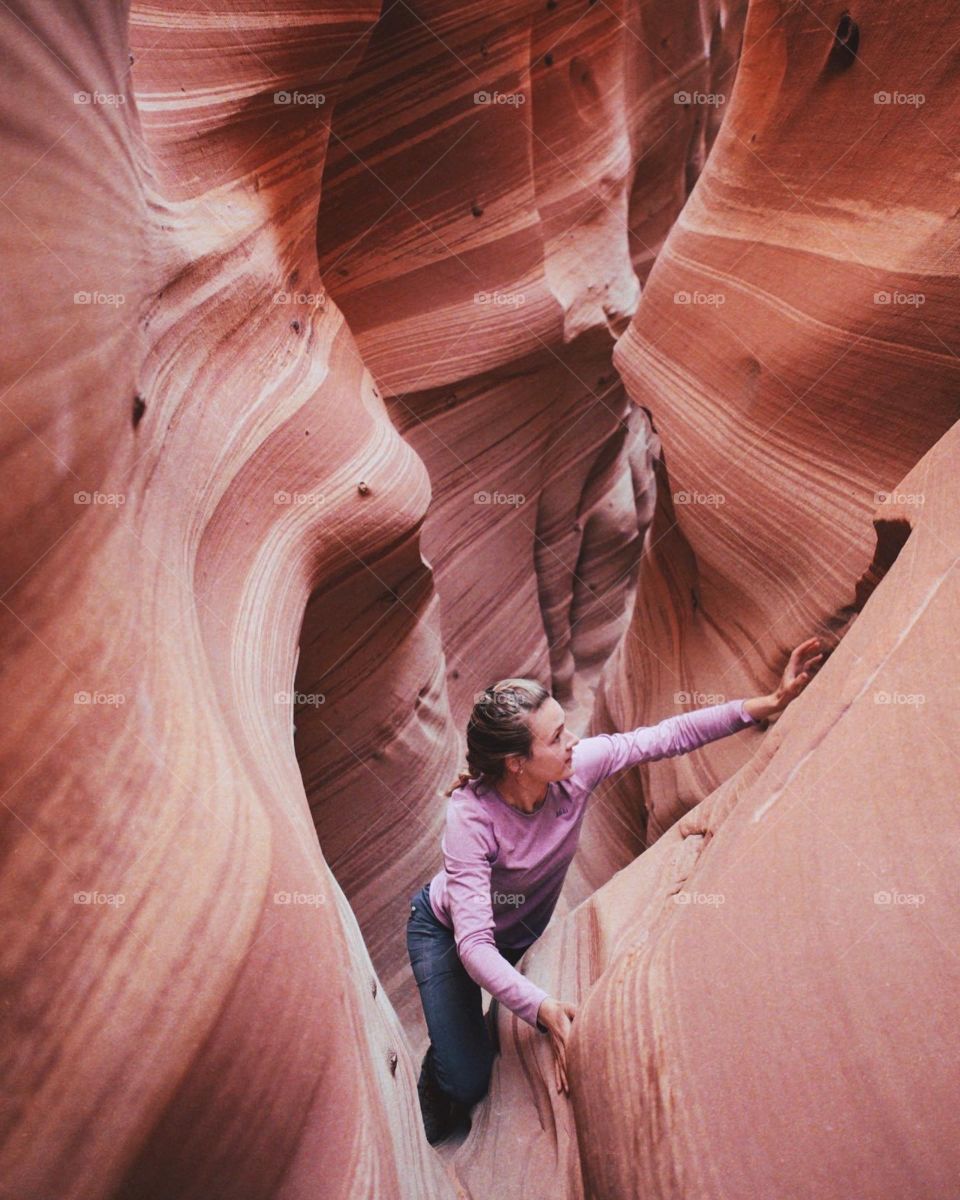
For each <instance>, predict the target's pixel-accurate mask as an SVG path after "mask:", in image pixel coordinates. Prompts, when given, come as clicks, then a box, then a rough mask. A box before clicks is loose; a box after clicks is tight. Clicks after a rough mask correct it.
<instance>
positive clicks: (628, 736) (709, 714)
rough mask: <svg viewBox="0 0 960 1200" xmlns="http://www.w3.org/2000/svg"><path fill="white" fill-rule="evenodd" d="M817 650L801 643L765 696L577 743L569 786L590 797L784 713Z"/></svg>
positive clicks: (813, 643)
mask: <svg viewBox="0 0 960 1200" xmlns="http://www.w3.org/2000/svg"><path fill="white" fill-rule="evenodd" d="M819 650H820V640H819V638H815V637H813V638H808V639H807V640H806V641H805V642H801V643H800V645H799V646H797V647H796V648H795V649H794V651H793V653H792V654H791V655H790V660H789V662H788V663H787V666H786V667H785V669H784V672H783V675H782V676H781V678H780V682H779V683H778V684H777V686H776V688H775V689H774V690H773V691H772V692H771V693H770V694H769V695H768V696H754V697H752V698H751V699H747V700H729V701H727V703H726V704H712V705H710V706H709V707H708V708H698V709H695V710H694V711H693V712H689V713H681V714H680V716H676V717H667V718H666V720H663V721H661V722H660V723H659V724H657V725H649V726H641V727H640V728H639V729H634V730H632V731H631V732H629V733H601V734H598V735H597V736H596V737H588V738H583V739H581V741H580V742H578V744H577V745H576V746H575V747H574V750H573V775H572V777H571V781H572V782H575V783H577V784H578V785H579V786H580V787H582V788H584V789H585V790H587V791H591V790H592V789H593V788H595V787H596V786H597V784H598V783H600V782H601V781H602V780H604V779H606V778H607V777H608V776H610V775H614V774H616V772H617V771H622V770H623V769H624V768H625V767H632V766H635V765H636V764H637V763H641V762H656V761H657V760H658V759H661V758H673V757H675V756H676V755H678V754H689V752H690V751H691V750H696V749H697V748H698V747H699V746H705V745H706V744H707V743H708V742H713V741H716V740H717V739H718V738H722V737H726V736H727V735H728V734H731V733H737V732H738V731H739V730H741V729H746V728H748V727H749V726H750V725H754V724H756V722H758V721H762V720H765V719H766V718H767V717H771V716H775V715H776V714H777V713H780V712H783V710H784V709H785V708H786V707H787V705H788V704H789V703H790V702H791V701H792V700H794V699H796V697H797V696H799V695H800V693H801V692H802V691H803V689H804V688H805V687H806V686H807V684H808V683H809V682H810V680H811V678H812V677H813V674H814V672H815V671H816V669H817V667H818V665H819V663H820V660H821V659H822V658H823V655H822V654H821V653H819Z"/></svg>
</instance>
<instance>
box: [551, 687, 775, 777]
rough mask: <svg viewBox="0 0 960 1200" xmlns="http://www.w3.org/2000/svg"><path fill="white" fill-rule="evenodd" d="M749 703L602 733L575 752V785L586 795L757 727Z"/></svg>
mask: <svg viewBox="0 0 960 1200" xmlns="http://www.w3.org/2000/svg"><path fill="white" fill-rule="evenodd" d="M747 704H748V701H746V700H728V701H727V702H726V704H712V705H710V706H709V707H708V708H698V709H695V710H694V711H693V712H689V713H681V714H680V715H679V716H676V717H667V718H666V720H663V721H660V722H659V724H657V725H641V726H640V728H639V729H633V730H631V731H630V732H629V733H599V734H597V735H596V736H595V737H589V738H582V739H581V740H580V741H579V742H578V743H577V745H576V746H575V747H574V749H573V775H572V776H571V782H572V783H573V784H574V785H575V786H577V787H579V788H581V789H583V790H586V791H592V790H593V789H594V788H595V787H596V786H597V784H598V783H600V782H601V781H602V780H604V779H606V778H608V776H610V775H615V774H616V773H617V771H622V770H623V769H624V768H625V767H632V766H636V764H637V763H641V762H655V761H657V760H658V759H661V758H674V757H675V756H676V755H678V754H689V752H690V751H691V750H696V749H697V747H698V746H704V745H706V744H707V742H713V741H716V740H717V738H722V737H726V736H727V735H728V734H731V733H737V732H739V730H741V729H747V728H748V727H749V726H750V725H753V724H755V723H756V722H755V720H754V718H753V717H752V716H750V714H749V713H748V712H747V711H746V705H747Z"/></svg>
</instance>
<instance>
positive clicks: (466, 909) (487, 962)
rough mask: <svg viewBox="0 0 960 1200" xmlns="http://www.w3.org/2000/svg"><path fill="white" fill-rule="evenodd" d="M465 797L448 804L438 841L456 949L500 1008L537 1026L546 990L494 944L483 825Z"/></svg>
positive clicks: (467, 968)
mask: <svg viewBox="0 0 960 1200" xmlns="http://www.w3.org/2000/svg"><path fill="white" fill-rule="evenodd" d="M467 803H468V802H458V801H456V800H453V801H451V802H450V803H449V804H448V806H447V823H446V827H445V830H444V834H443V841H442V847H443V866H444V870H445V872H446V876H447V903H448V906H449V909H450V919H451V920H452V921H453V937H454V941H455V942H456V945H457V953H458V954H459V955H460V961H461V962H462V963H463V965H464V968H465V969H466V972H467V974H468V975H469V976H470V978H471V979H472V980H473V981H474V982H475V983H478V984H480V986H481V987H483V988H486V990H487V991H488V992H489V993H490V995H491V996H495V997H496V998H497V1000H499V1001H500V1003H501V1004H502V1005H503V1006H504V1008H509V1009H510V1011H511V1012H514V1013H516V1014H517V1016H518V1017H520V1018H521V1020H523V1021H526V1022H527V1024H528V1025H532V1026H533V1027H534V1028H537V1013H538V1011H539V1008H540V1005H541V1004H542V1003H543V1001H544V1000H546V999H547V998H548V996H547V993H546V992H545V991H544V990H543V988H541V987H537V985H536V984H535V983H533V982H532V981H531V980H529V979H527V977H526V976H525V975H521V974H520V972H519V971H518V970H517V969H516V968H515V967H513V966H512V965H511V964H510V963H508V962H507V960H506V959H505V958H504V957H503V955H502V954H501V953H500V951H499V950H498V949H497V946H496V943H495V941H494V936H493V935H494V920H493V905H492V903H491V901H490V862H489V860H488V859H487V837H486V830H485V828H484V825H483V822H482V821H481V819H480V818H479V817H478V816H477V815H476V814H474V813H472V812H471V811H470V810H469V808H468V807H467Z"/></svg>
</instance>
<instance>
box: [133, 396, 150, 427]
mask: <svg viewBox="0 0 960 1200" xmlns="http://www.w3.org/2000/svg"><path fill="white" fill-rule="evenodd" d="M146 411H147V402H146V400H144V398H143V397H142V396H134V398H133V427H134V429H136V427H137V426H138V425H139V424H140V422H141V421H142V420H143V414H144V413H145V412H146Z"/></svg>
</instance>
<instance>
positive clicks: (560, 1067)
mask: <svg viewBox="0 0 960 1200" xmlns="http://www.w3.org/2000/svg"><path fill="white" fill-rule="evenodd" d="M576 1015H577V1006H576V1005H575V1004H570V1003H568V1002H567V1001H565V1000H552V999H551V998H550V997H549V996H548V997H547V999H546V1000H544V1001H543V1003H542V1004H541V1005H540V1008H539V1010H538V1011H537V1020H538V1021H539V1022H540V1024H541V1025H542V1026H543V1027H544V1028H545V1029H546V1031H547V1033H549V1035H550V1048H551V1049H552V1050H553V1070H554V1078H555V1079H556V1081H557V1091H558V1092H564V1093H567V1094H569V1092H570V1088H569V1086H568V1084H567V1038H568V1037H569V1036H570V1031H571V1029H573V1018H574V1017H575V1016H576Z"/></svg>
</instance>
